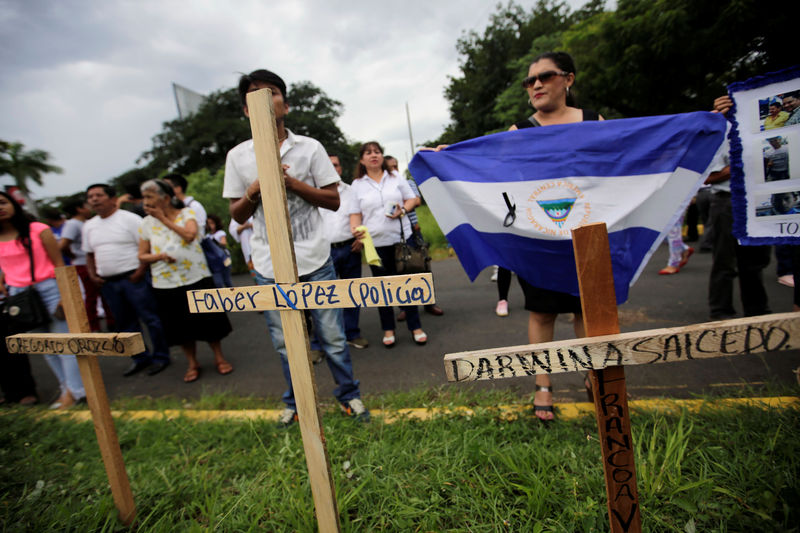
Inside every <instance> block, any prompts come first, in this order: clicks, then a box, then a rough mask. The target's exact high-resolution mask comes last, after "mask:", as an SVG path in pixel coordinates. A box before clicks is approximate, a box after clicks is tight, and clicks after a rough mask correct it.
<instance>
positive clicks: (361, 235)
mask: <svg viewBox="0 0 800 533" xmlns="http://www.w3.org/2000/svg"><path fill="white" fill-rule="evenodd" d="M350 232H351V233H352V234H353V237H355V238H356V240H357V241H360V240H361V239H363V238H364V230H360V229H358V227H352V228H350Z"/></svg>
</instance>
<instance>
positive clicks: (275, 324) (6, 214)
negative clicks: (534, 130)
mask: <svg viewBox="0 0 800 533" xmlns="http://www.w3.org/2000/svg"><path fill="white" fill-rule="evenodd" d="M575 76H576V68H575V65H574V64H573V61H572V58H571V57H570V56H569V55H568V54H566V53H563V52H550V53H545V54H542V55H541V56H539V57H537V58H536V59H535V60H534V61H533V62H532V64H531V65H530V66H529V69H528V71H527V77H526V78H525V79H524V81H523V84H522V85H523V88H524V90H525V91H526V93H527V98H528V101H529V103H530V105H531V106H532V108H533V111H534V112H533V113H532V114H531V116H529V117H528V118H526V119H524V120H521V121H519V122H517V123H515V124H513V125H512V126H511V127H510V128H509V130H510V131H514V130H518V129H523V128H531V127H548V126H552V125H558V124H570V123H576V122H582V121H589V120H603V117H602V116H600V115H599V114H598V113H597V112H595V111H592V110H589V109H581V108H579V107H577V106H576V104H575V102H574V99H573V94H572V92H571V89H572V87H573V85H574V83H575ZM263 88H269V89H270V90H271V91H272V100H273V102H272V103H273V108H274V112H275V120H276V132H277V135H278V142H279V146H280V157H281V162H282V165H283V178H284V184H285V188H286V196H287V204H288V212H289V217H290V221H291V229H292V232H291V233H292V238H293V245H294V252H295V258H296V264H297V272H298V275H299V277H300V280H301V281H325V280H333V279H337V278H340V279H352V278H358V277H361V276H362V255H361V254H362V248H363V246H364V239H365V237H366V236H367V234H368V235H369V237H370V239H371V242H372V243H373V244H374V246H375V250H376V252H377V255H378V257H379V258H380V263H379V264H370V270H371V274H372V275H373V276H388V275H393V274H395V272H396V270H395V258H394V245H395V244H396V243H398V242H401V241H403V240H405V241H406V242H407V243H408V244H409V245H410V246H415V245H416V244H415V243H417V242H418V240H417V239H418V234H419V231H420V228H419V221H418V220H417V219H416V217H415V214H414V209H415V208H416V207H417V206H419V205H420V196H419V192H418V190H417V189H416V185H415V184H413V182H411V181H409V180H406V179H405V178H404V177H402V176H401V175H400V174H399V173H398V171H397V162H396V160H395V159H394V158H392V157H391V156H386V155H385V154H384V150H383V148H382V147H381V145H380V144H379V143H377V142H374V141H373V142H368V143H365V144H363V145H362V146H361V147H360V150H359V156H358V164H357V168H356V172H355V174H354V176H353V180H352V184H347V183H345V182H344V181H342V179H341V173H342V168H341V164H340V161H339V158H338V157H337V156H336V155H330V156H329V155H328V153H327V152H326V150H325V148H324V147H323V146H322V145H321V144H320V143H319V142H318V141H316V140H315V139H312V138H310V137H306V136H302V135H298V134H295V133H293V132H292V131H291V130H289V129H288V128H287V127H286V125H285V118H286V116H287V114H288V112H289V100H288V97H287V94H286V84H285V83H284V81H283V80H282V79H281V78H280V77H279V76H278V75H277V74H275V73H273V72H270V71H268V70H256V71H253V72H251V73H250V74H246V75H243V76H241V78H240V79H239V84H238V91H239V96H240V98H241V105H242V110H243V113H244V115H245V116H248V117H249V111H248V107H247V100H246V96H247V94H248V93H249V92H252V91H256V90H259V89H263ZM791 103H792V102H790V104H791ZM730 106H731V102H730V99H728V98H727V97H723V98H720V99H718V100H717V101H716V102H715V110H716V111H718V112H723V113H724V112H727V110H728V109H729V108H730ZM787 120H788V117H787ZM439 148H441V147H439ZM726 158H727V152H726V151H724V150H722V151H720V154H719V156H718V160H717V161H715V163H714V166H713V172H712V173H711V175H710V176H709V178H708V181H707V188H706V189H704V190H703V191H702V196H703V198H704V201H705V202H706V203H707V204H708V205H707V209H706V211H707V213H708V219H707V222H706V228H707V231H706V235H705V239H706V240H705V242H704V244H705V245H707V246H708V247H710V248H711V249H712V253H713V267H712V271H711V278H710V288H709V304H710V315H711V317H712V318H728V317H731V316H734V315H735V309H734V304H733V281H734V279H735V278H736V277H737V276H738V278H739V283H740V287H741V297H742V303H743V307H744V314H745V315H746V316H749V315H757V314H764V313H768V312H769V307H768V304H767V300H766V292H765V290H764V286H763V279H762V271H763V269H764V268H765V267H766V265H767V264H768V262H769V255H770V249H769V247H744V246H740V245H739V244H738V243H737V242H736V240H735V239H734V238H733V237H732V233H731V225H732V214H731V205H730V186H729V184H728V179H729V177H730V171H729V167H728V162H727V159H726ZM187 189H188V183H187V181H186V179H185V178H184V177H183V176H181V175H179V174H168V175H166V176H164V178H163V179H155V180H149V181H146V182H145V183H143V184H142V185H141V191H140V192H141V194H140V195H139V194H135V195H133V196H134V197H139V196H140V197H141V199H140V201H137V202H134V203H130V200H131V197H130V195H129V196H126V197H124V198H121V197H118V196H117V191H116V190H114V188H112V187H110V186H109V185H107V184H94V185H91V186H89V187H88V188H87V190H86V198H85V201H84V200H80V201H76V202H72V203H69V204H68V205H67V206H65V208H64V209H65V211H66V213H67V214H68V215H69V218H68V219H67V220H64V219H63V217H61V216H52V217H51V220H50V225H47V224H43V223H40V222H35V221H32V220H31V218H29V217H28V216H27V215H26V213H25V212H24V211H23V210H22V207H21V206H20V205H19V204H18V203H17V202H16V200H14V198H13V197H11V196H9V195H8V194H5V193H2V192H0V270H2V274H3V283H0V291H2V292H3V293H5V292H6V285H7V286H8V291H9V292H10V293H11V294H14V293H15V292H18V291H21V290H24V289H25V288H27V287H31V286H33V287H35V289H36V291H38V293H39V294H40V295H41V297H42V299H43V300H44V302H45V304H46V305H47V307H48V310H49V311H50V314H51V315H52V320H51V321H50V323H49V324H48V326H47V330H48V331H52V332H56V331H66V330H67V329H66V323H65V321H64V319H63V313H61V312H60V310H59V306H60V302H59V300H60V297H59V294H58V288H57V286H56V283H55V274H54V269H55V267H57V266H61V265H63V264H65V260H66V261H68V262H71V263H72V264H74V265H75V266H76V267H77V270H78V274H79V276H80V279H81V281H82V286H83V291H84V296H85V304H86V311H87V315H88V317H89V323H90V325H91V328H92V331H100V329H101V317H104V318H105V325H106V328H107V329H109V330H111V331H126V332H133V331H140V327H141V325H144V326H145V327H146V328H147V333H148V338H149V346H148V348H147V349H146V350H145V351H144V352H142V353H141V354H137V355H135V356H134V357H133V358H132V361H131V364H130V367H129V368H128V369H127V370H126V371H125V373H124V375H125V376H131V375H134V374H136V373H139V372H143V371H144V372H146V373H147V374H148V375H151V376H152V375H156V374H158V373H160V372H161V371H163V370H164V369H165V368H166V367H167V366H169V365H170V362H171V358H170V346H176V345H177V346H180V347H181V349H182V351H183V354H184V356H185V357H186V360H187V370H186V372H185V374H184V377H183V381H185V382H187V383H191V382H194V381H196V380H197V379H198V378H199V377H200V375H201V371H202V365H201V363H200V362H199V361H198V358H197V342H198V341H204V342H207V343H208V344H209V346H210V347H211V350H212V352H213V356H214V361H213V364H214V368H215V369H216V371H217V372H218V373H219V374H222V375H227V374H230V373H231V372H232V371H233V369H234V367H233V364H232V363H231V362H230V361H229V360H228V359H227V358H226V357H225V355H224V351H223V345H222V341H223V339H224V338H225V337H226V336H227V335H228V334H230V332H231V330H232V327H231V324H230V322H229V320H228V318H227V316H226V315H225V314H224V313H201V314H191V313H189V311H188V306H187V300H186V297H185V293H186V291H189V290H195V289H208V288H213V287H230V286H232V280H231V276H230V260H228V261H227V262H226V261H225V257H226V256H225V251H226V250H225V249H226V247H227V237H228V235H227V234H226V232H225V231H224V223H223V219H227V215H230V217H231V220H230V225H229V226H228V232H229V235H230V237H231V238H233V239H234V240H236V241H237V242H240V243H241V247H242V253H243V255H244V259H245V262H246V264H247V266H248V268H249V270H250V273H251V275H252V276H253V278H254V280H255V282H256V283H257V284H259V285H271V284H274V279H275V274H274V271H273V265H272V259H271V252H270V244H269V241H268V239H267V230H266V223H265V218H264V211H263V207H262V203H261V188H260V183H259V180H258V175H257V168H256V157H255V150H254V144H253V140H252V139H249V140H246V141H244V142H242V143H241V144H239V145H237V146H236V147H234V148H233V149H231V150H230V151H229V152H228V154H227V159H226V164H225V175H224V185H223V193H222V196H223V197H224V198H227V199H228V201H229V213H227V214H222V215H223V216H220V214H213V213H206V211H205V209H204V208H203V206H202V204H200V202H198V201H197V200H196V199H194V198H192V197H191V196H187ZM125 202H127V203H125ZM699 202H700V196H698V203H699ZM123 203H125V205H126V206H127V209H123V208H122V207H121V206H122V205H123ZM365 229H366V231H365ZM680 229H681V225H680V224H676V227H675V228H673V232H672V234H671V237H670V246H671V250H672V253H671V256H670V261H669V264H668V267H667V269H665V270H666V271H662V272H661V273H662V274H664V273H667V274H674V273H677V272H678V271H679V270H680V268H681V267H683V266H684V265H685V264H686V262H687V261H688V258H689V256H690V255H691V253H692V252H693V249H692V248H689V247H687V246H686V245H685V244H684V243H683V241H682V239H681V238H680ZM709 229H711V231H709ZM791 255H792V254H791V253H790V256H791ZM794 255H796V254H794ZM220 258H221V259H220ZM228 258H229V256H228ZM792 259H796V258H795V257H790V262H791V260H792ZM795 270H796V269H795ZM511 277H512V273H511V272H509V271H508V270H505V269H503V268H500V269H499V271H497V275H496V280H497V282H498V283H497V285H498V296H499V298H498V300H499V301H498V304H497V307H496V309H495V312H496V314H497V315H499V316H507V315H508V303H507V300H508V292H509V288H510V283H511ZM518 279H519V283H520V286H521V288H522V292H523V294H524V298H525V309H527V310H528V311H529V318H528V340H529V342H531V343H541V342H547V341H551V340H553V336H554V326H555V321H556V318H557V316H558V314H562V313H568V314H572V315H573V324H574V330H575V335H576V336H578V337H581V336H583V335H584V330H583V321H582V316H581V301H580V298H578V297H576V296H573V295H570V294H567V293H564V292H559V291H554V290H550V289H544V288H542V287H536V286H533V285H531V284H530V283H528V282H527V281H526V280H524V279H522V278H518ZM796 290H797V289H796ZM424 310H425V312H426V313H428V314H430V315H433V316H440V315H442V314H444V311H443V310H442V309H441V308H440V307H439V306H437V305H433V304H432V305H429V306H426V307H425V309H424ZM378 313H379V317H380V324H381V330H382V338H381V344H382V345H383V346H384V347H385V348H392V347H394V346H395V345H396V344H397V343H398V342H402V335H400V334H399V333H398V331H397V327H396V325H397V324H396V322H397V321H398V320H401V321H405V322H406V327H407V328H408V331H409V334H410V335H409V336H410V339H411V340H412V341H413V342H414V343H416V344H418V345H424V344H426V342H427V341H428V335H427V333H426V332H425V331H424V330H423V328H422V320H421V315H420V311H419V309H418V308H417V307H416V306H403V307H402V308H401V313H400V315H399V316H397V317H396V316H395V311H394V310H393V309H392V308H391V307H385V308H384V307H382V308H379V309H378ZM307 315H308V320H309V325H310V328H309V331H310V341H311V345H312V358H313V360H314V362H315V363H316V362H319V363H321V362H323V361H324V362H325V363H326V364H327V366H328V368H329V370H330V372H331V374H332V376H333V378H334V381H335V382H336V389H335V390H334V391H333V394H334V396H335V398H336V400H337V401H338V403H339V404H340V405H341V407H342V409H343V411H344V412H345V413H346V414H348V415H351V416H354V417H357V418H359V419H361V420H368V419H369V416H370V415H369V410H368V409H367V407H366V406H365V405H364V403H363V401H362V400H361V392H360V388H359V381H358V380H357V379H356V377H355V372H354V369H353V364H352V360H351V356H350V348H355V349H362V348H366V347H367V346H368V345H369V341H368V340H367V338H366V337H365V335H364V334H363V333H362V331H361V329H360V327H359V309H357V308H348V309H344V310H342V309H338V308H329V309H312V310H310V311H308V313H307ZM263 316H264V319H265V322H266V328H267V330H268V332H269V335H270V337H271V340H272V344H273V347H274V348H275V350H276V351H277V352H278V354H279V356H280V359H281V363H282V368H283V374H284V377H285V380H286V385H287V390H286V392H285V393H284V394H283V398H282V399H283V402H284V404H285V408H284V410H283V411H282V413H281V415H280V422H281V423H282V424H283V425H289V424H291V423H293V422H294V421H296V420H297V411H296V404H295V398H294V391H293V388H292V382H291V373H290V368H289V364H288V360H287V356H286V346H285V339H284V334H283V329H282V325H281V320H280V315H279V312H278V311H265V312H264V313H263ZM5 355H6V356H5V357H2V358H0V360H2V364H3V369H2V371H0V375H2V376H3V377H4V379H3V391H4V393H5V400H6V401H9V402H19V403H23V404H31V403H35V402H36V401H37V398H36V393H35V388H34V384H33V380H32V378H31V377H30V367H29V363H28V361H27V359H26V358H25V357H24V356H15V357H8V355H7V354H5ZM46 359H47V362H48V364H49V365H50V368H51V369H52V370H53V373H54V374H55V375H56V377H57V379H58V382H59V385H60V391H61V392H60V396H59V398H58V399H56V400H55V401H54V402H53V403H52V405H51V407H52V408H54V409H61V408H67V407H70V406H72V405H74V404H75V403H78V402H81V401H82V400H83V398H84V397H85V392H84V390H83V385H82V383H81V379H80V374H79V372H78V369H77V363H76V361H75V357H74V356H55V355H52V356H47V358H46ZM12 375H13V376H15V379H13V380H11V381H13V383H11V384H9V383H8V381H9V379H8V376H12ZM588 387H589V385H588V381H587V389H588ZM533 404H534V414H535V416H536V417H537V418H539V419H541V420H542V421H550V420H552V419H553V418H554V410H553V391H552V387H551V383H550V379H549V376H547V375H537V376H536V391H535V395H534V400H533Z"/></svg>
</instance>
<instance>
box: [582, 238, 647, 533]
mask: <svg viewBox="0 0 800 533" xmlns="http://www.w3.org/2000/svg"><path fill="white" fill-rule="evenodd" d="M572 245H573V247H574V249H575V266H576V270H577V272H578V286H579V287H580V293H581V307H582V310H583V324H584V328H585V330H586V335H587V336H588V337H593V336H597V335H609V334H615V333H619V321H618V318H617V298H616V294H615V291H614V277H613V274H612V268H611V250H610V248H609V244H608V232H607V231H606V225H605V224H603V223H599V224H590V225H587V226H583V227H580V228H576V229H574V230H572ZM589 377H590V380H591V382H592V391H593V392H594V411H595V415H596V418H597V430H598V433H599V434H600V447H601V450H602V453H603V472H604V474H605V481H606V502H607V507H608V519H609V522H610V525H611V531H612V532H613V533H621V532H629V531H630V532H641V530H642V517H641V513H640V509H639V491H638V489H637V487H636V459H635V457H634V454H633V435H632V434H631V419H630V411H629V409H628V389H627V386H626V384H625V367H623V366H615V367H610V368H608V369H605V370H596V371H595V370H593V371H591V372H590V373H589Z"/></svg>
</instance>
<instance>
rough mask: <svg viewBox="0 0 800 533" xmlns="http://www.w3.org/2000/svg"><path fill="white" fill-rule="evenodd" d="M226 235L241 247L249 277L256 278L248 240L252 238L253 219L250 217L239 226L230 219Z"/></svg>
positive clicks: (234, 220)
mask: <svg viewBox="0 0 800 533" xmlns="http://www.w3.org/2000/svg"><path fill="white" fill-rule="evenodd" d="M228 233H230V234H231V237H233V240H234V241H236V242H238V243H239V244H240V245H241V246H242V256H243V257H244V262H245V264H246V265H247V268H248V269H249V270H250V275H251V276H253V277H256V271H255V270H254V269H253V261H252V259H251V256H252V255H253V252H252V248H251V247H250V239H251V238H252V237H253V217H250V218H248V219H247V221H245V223H244V224H239V223H238V222H236V219H234V218H231V222H230V224H228Z"/></svg>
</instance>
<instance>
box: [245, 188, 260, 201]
mask: <svg viewBox="0 0 800 533" xmlns="http://www.w3.org/2000/svg"><path fill="white" fill-rule="evenodd" d="M244 197H245V198H247V201H248V202H250V203H251V204H257V203H258V200H253V199H252V198H250V193H249V192H248V191H244Z"/></svg>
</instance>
